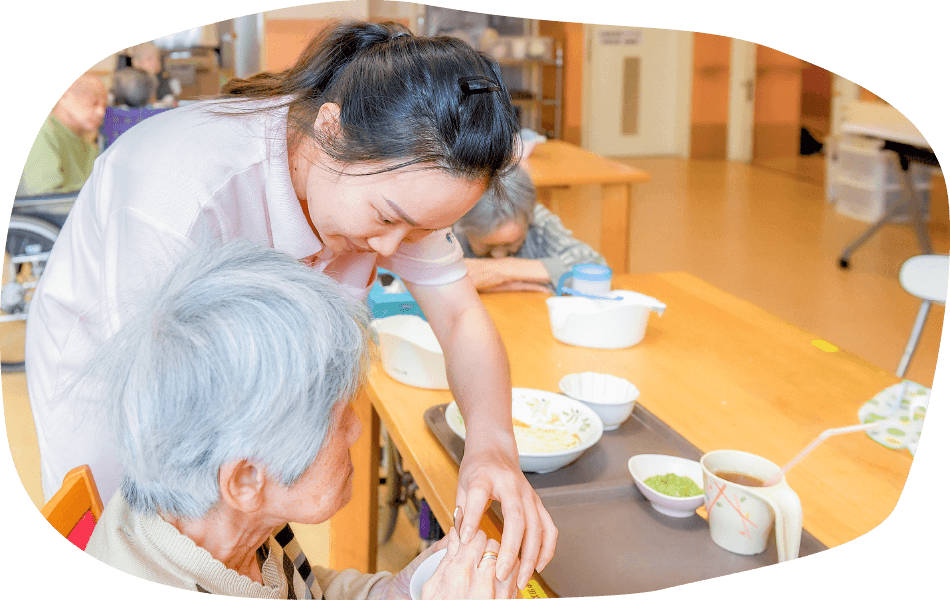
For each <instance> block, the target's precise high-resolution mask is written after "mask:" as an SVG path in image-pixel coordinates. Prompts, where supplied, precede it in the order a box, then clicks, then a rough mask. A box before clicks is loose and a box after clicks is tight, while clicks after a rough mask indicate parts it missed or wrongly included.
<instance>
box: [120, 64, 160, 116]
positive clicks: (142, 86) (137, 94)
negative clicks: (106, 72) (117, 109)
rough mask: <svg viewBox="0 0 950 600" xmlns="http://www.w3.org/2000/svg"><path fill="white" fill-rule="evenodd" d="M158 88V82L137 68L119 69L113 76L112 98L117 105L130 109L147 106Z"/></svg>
mask: <svg viewBox="0 0 950 600" xmlns="http://www.w3.org/2000/svg"><path fill="white" fill-rule="evenodd" d="M156 88H158V81H157V80H156V79H155V78H154V77H152V76H151V75H149V74H148V73H146V72H145V71H143V70H142V69H137V68H135V67H126V68H124V69H119V70H118V71H116V72H115V75H113V81H112V97H113V99H114V101H115V103H116V104H125V105H127V106H128V107H129V108H142V107H144V106H146V105H147V104H148V103H149V102H150V101H151V100H152V96H153V95H154V94H155V90H156Z"/></svg>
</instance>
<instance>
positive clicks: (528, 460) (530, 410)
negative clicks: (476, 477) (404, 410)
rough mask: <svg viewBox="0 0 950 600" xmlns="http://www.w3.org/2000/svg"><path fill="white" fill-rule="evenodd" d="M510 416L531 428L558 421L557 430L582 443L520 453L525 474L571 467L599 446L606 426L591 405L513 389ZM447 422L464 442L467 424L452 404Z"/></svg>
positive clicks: (558, 395)
mask: <svg viewBox="0 0 950 600" xmlns="http://www.w3.org/2000/svg"><path fill="white" fill-rule="evenodd" d="M511 397H512V402H511V414H512V416H513V417H514V418H516V419H518V420H519V421H523V422H525V423H528V424H529V425H534V424H543V425H544V426H545V427H550V425H549V423H550V421H551V420H552V419H554V418H556V419H557V422H558V423H559V424H558V425H557V427H559V428H563V429H564V430H566V431H568V432H570V433H576V434H577V436H578V437H579V438H580V444H578V445H577V446H574V447H572V448H568V449H566V450H558V451H554V452H521V451H519V452H518V463H519V465H520V466H521V470H522V471H524V472H526V473H550V472H551V471H555V470H557V469H560V468H561V467H563V466H565V465H569V464H571V463H572V462H574V461H575V460H577V458H578V457H580V455H581V454H583V453H584V451H585V450H587V449H588V448H590V447H591V446H593V445H594V444H596V443H597V442H598V441H599V440H600V438H601V436H602V435H603V434H604V423H603V421H601V419H600V417H599V416H597V413H595V412H594V411H593V410H592V409H591V408H590V407H589V406H587V405H586V404H584V403H583V402H580V401H578V400H574V399H573V398H568V397H567V396H562V395H561V394H555V393H553V392H545V391H543V390H532V389H528V388H514V389H512V390H511ZM445 421H446V423H447V424H448V426H449V428H450V429H451V430H452V431H453V432H455V435H457V436H459V437H460V438H462V439H463V440H464V439H465V423H464V421H463V420H462V413H461V412H459V409H458V406H457V405H456V404H455V402H452V403H451V404H449V405H448V407H446V409H445Z"/></svg>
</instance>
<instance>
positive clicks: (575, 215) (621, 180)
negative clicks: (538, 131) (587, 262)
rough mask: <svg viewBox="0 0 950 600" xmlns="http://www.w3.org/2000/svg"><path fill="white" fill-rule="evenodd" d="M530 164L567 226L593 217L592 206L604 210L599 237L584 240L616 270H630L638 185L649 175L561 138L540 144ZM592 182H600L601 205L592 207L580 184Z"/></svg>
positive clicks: (541, 192) (544, 198) (542, 195)
mask: <svg viewBox="0 0 950 600" xmlns="http://www.w3.org/2000/svg"><path fill="white" fill-rule="evenodd" d="M526 168H527V170H528V172H529V173H530V174H531V180H532V182H533V183H534V185H535V187H536V188H537V190H538V200H539V201H540V202H541V203H542V204H544V205H545V206H547V207H548V208H549V209H552V210H553V211H554V212H555V213H556V214H558V216H560V217H561V219H562V221H564V224H565V226H566V227H567V228H568V229H577V228H578V227H580V226H581V224H582V223H584V222H586V221H590V216H589V215H590V213H591V212H592V211H595V212H596V211H598V210H599V212H600V219H599V222H600V232H599V236H597V237H598V238H599V239H597V240H590V239H583V241H585V242H587V243H589V244H591V245H592V246H594V247H595V249H597V250H599V251H600V253H601V254H602V255H603V256H604V258H605V259H606V260H607V264H609V265H610V266H611V268H613V269H614V271H616V272H618V273H624V272H626V271H627V260H628V247H627V244H628V239H629V236H628V234H627V229H628V224H629V218H630V214H631V211H632V205H633V198H634V188H633V186H634V184H637V183H645V182H647V181H649V180H650V175H649V174H648V173H646V172H644V171H641V170H639V169H634V168H633V167H628V166H627V165H624V164H621V163H618V162H616V161H613V160H610V159H609V158H605V157H603V156H600V155H597V154H594V153H593V152H588V151H587V150H584V149H583V148H581V147H579V146H575V145H573V144H569V143H567V142H563V141H561V140H549V141H547V142H545V143H543V144H538V145H537V146H536V147H535V148H534V150H533V151H532V153H531V155H530V156H529V157H528V159H527V161H526ZM591 184H593V185H597V186H600V198H599V203H600V204H599V206H591V202H590V201H589V199H588V198H587V197H586V196H585V195H584V194H581V193H579V189H578V188H579V186H584V185H591ZM594 202H595V203H596V202H597V200H596V199H595V200H594Z"/></svg>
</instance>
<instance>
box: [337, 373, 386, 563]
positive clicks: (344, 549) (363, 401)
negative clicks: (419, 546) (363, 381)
mask: <svg viewBox="0 0 950 600" xmlns="http://www.w3.org/2000/svg"><path fill="white" fill-rule="evenodd" d="M352 406H353V410H354V411H356V416H357V417H359V420H360V423H362V424H363V433H362V435H360V439H359V440H357V442H356V444H354V445H353V447H352V448H350V456H351V457H352V459H353V496H352V498H351V499H350V502H349V503H348V504H347V505H346V506H344V507H343V508H342V509H340V511H339V512H337V513H336V514H335V515H333V518H331V519H330V565H329V566H330V568H331V569H335V570H337V571H341V570H343V569H348V568H353V569H356V570H358V571H360V572H362V573H375V572H376V546H377V536H378V535H379V534H378V532H377V528H378V521H379V415H378V414H376V409H375V408H373V403H372V402H371V401H370V399H369V396H368V395H367V394H366V392H365V391H364V392H360V393H359V394H358V395H357V397H356V398H355V399H354V400H353V403H352Z"/></svg>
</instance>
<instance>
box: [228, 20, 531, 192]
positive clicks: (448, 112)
mask: <svg viewBox="0 0 950 600" xmlns="http://www.w3.org/2000/svg"><path fill="white" fill-rule="evenodd" d="M222 97H225V98H231V99H244V100H261V99H280V100H282V101H278V102H277V103H276V105H277V106H288V107H289V115H288V128H289V133H290V138H289V139H290V142H291V144H299V143H304V142H305V140H307V139H310V140H313V141H315V142H316V143H318V144H319V145H320V147H321V148H322V149H323V150H324V152H326V153H327V155H328V156H330V157H331V158H332V159H334V160H336V161H338V162H340V163H343V164H354V163H381V164H384V165H385V166H383V167H382V168H381V169H380V170H379V171H375V172H383V171H387V170H393V169H397V168H401V167H404V166H407V165H411V164H418V165H423V166H424V167H433V168H438V169H442V170H445V171H447V172H448V173H449V174H451V175H453V176H459V177H464V178H467V179H471V180H476V179H484V180H485V181H487V182H488V183H489V185H490V186H491V187H496V180H497V176H498V174H499V173H501V172H503V171H504V170H506V169H508V168H509V167H510V166H512V165H513V164H514V162H515V158H516V157H515V156H514V150H513V142H514V139H515V136H516V134H517V131H518V122H517V119H516V117H515V113H514V108H513V107H512V105H511V97H510V95H509V93H508V90H507V88H506V87H505V84H504V81H503V80H502V78H501V73H500V69H499V67H498V64H497V63H496V62H495V61H494V60H493V59H492V58H490V57H489V56H488V55H487V54H485V53H482V52H478V51H476V50H475V49H473V48H472V47H471V46H468V45H467V44H465V43H464V42H462V41H461V40H459V39H456V38H451V37H418V36H414V35H413V34H412V33H410V32H409V31H408V30H407V29H406V28H405V27H403V26H402V25H398V24H396V23H365V22H346V23H340V24H338V25H335V26H331V27H328V28H326V29H325V30H324V31H323V32H321V33H320V34H319V35H318V36H317V37H315V38H314V39H313V40H312V41H311V42H310V43H309V44H308V45H307V47H306V48H305V49H304V50H303V52H302V53H301V54H300V57H299V58H298V59H297V62H296V63H295V64H294V65H293V66H291V67H290V68H289V69H286V70H284V71H282V72H280V73H261V74H258V75H255V76H253V77H250V78H247V79H233V80H231V81H230V82H228V83H227V84H226V85H225V86H224V88H223V90H222ZM326 102H332V103H335V104H337V105H339V106H340V128H339V131H338V132H337V134H336V135H334V136H333V137H332V138H330V137H326V136H322V135H321V134H320V133H319V132H316V131H314V127H313V124H314V122H315V121H316V117H317V114H318V112H319V110H320V107H321V106H322V105H323V104H324V103H326ZM273 108H274V106H273V105H271V106H269V107H268V108H266V109H261V110H272V109H273ZM252 112H255V111H252Z"/></svg>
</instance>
